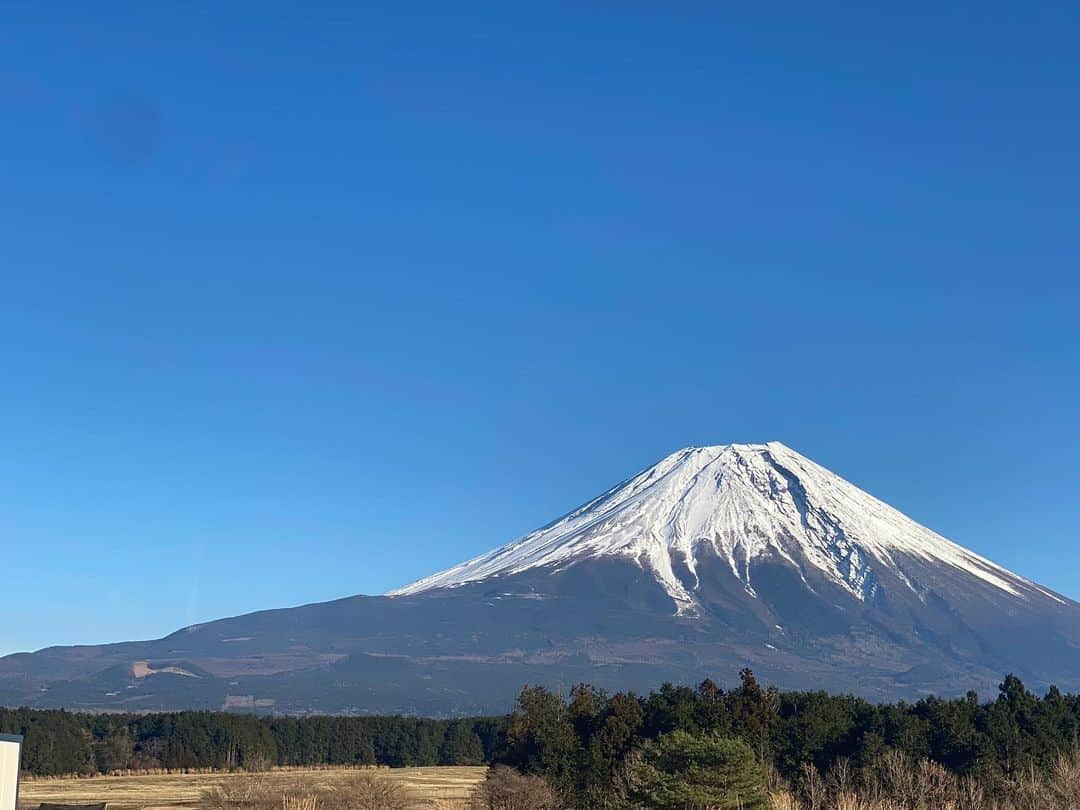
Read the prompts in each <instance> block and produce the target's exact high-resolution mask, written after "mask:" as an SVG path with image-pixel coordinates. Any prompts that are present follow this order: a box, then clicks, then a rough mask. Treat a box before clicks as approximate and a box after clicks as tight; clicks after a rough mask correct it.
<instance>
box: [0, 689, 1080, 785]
mask: <svg viewBox="0 0 1080 810" xmlns="http://www.w3.org/2000/svg"><path fill="white" fill-rule="evenodd" d="M676 731H682V732H689V733H690V734H698V735H700V734H702V733H709V734H715V735H719V736H722V737H724V738H734V739H738V740H741V741H742V743H745V745H746V746H747V747H748V748H749V749H750V750H751V751H752V752H753V755H754V758H755V759H756V760H757V761H758V762H759V763H761V764H762V765H764V766H766V767H769V768H772V769H773V770H774V771H775V772H776V773H778V774H780V775H782V776H784V777H786V778H793V777H796V776H797V775H798V773H799V771H800V768H802V767H803V766H804V763H810V764H813V765H814V766H816V767H817V768H818V769H820V770H821V771H822V772H824V771H827V770H828V769H829V768H830V767H831V766H832V765H833V764H834V763H836V762H837V761H839V760H842V759H843V760H845V761H848V762H850V763H852V765H853V766H856V767H857V766H860V765H865V764H869V763H871V762H874V761H876V760H877V759H878V758H879V757H880V756H881V755H882V754H883V753H884V752H886V751H889V750H893V751H899V752H901V753H903V754H904V755H906V756H908V757H910V758H912V759H913V760H914V759H919V760H922V759H926V760H932V761H934V762H937V763H940V765H942V766H944V768H946V769H948V770H949V771H951V772H952V773H954V774H958V775H965V774H974V775H978V776H985V777H987V778H1009V777H1010V776H1011V775H1013V774H1017V773H1020V772H1021V771H1023V770H1024V769H1027V768H1030V767H1032V766H1035V767H1043V766H1046V765H1047V764H1048V763H1050V762H1051V761H1052V760H1053V758H1054V757H1056V756H1057V755H1058V754H1059V753H1061V752H1063V751H1070V750H1074V749H1075V748H1076V746H1077V744H1078V741H1080V696H1078V695H1065V694H1062V693H1061V692H1060V691H1058V690H1057V689H1055V688H1053V687H1052V688H1051V689H1050V690H1049V691H1048V692H1047V694H1046V695H1045V696H1037V695H1034V694H1032V693H1031V692H1030V691H1029V690H1028V689H1027V688H1025V686H1024V684H1023V683H1021V682H1020V680H1019V679H1017V678H1015V677H1013V676H1009V677H1007V678H1005V680H1004V682H1003V683H1002V684H1001V687H1000V690H999V694H998V695H997V696H996V697H995V698H994V699H992V700H989V701H980V700H979V698H978V696H977V695H975V694H974V693H968V695H967V696H965V697H963V698H957V699H950V700H943V699H939V698H933V697H930V698H925V699H922V700H919V701H916V702H912V703H905V702H900V703H893V704H875V703H870V702H868V701H866V700H862V699H860V698H857V697H853V696H850V695H830V694H828V693H825V692H780V691H777V690H775V689H772V688H764V687H762V686H761V685H760V684H758V682H757V681H756V680H755V678H754V676H753V674H752V673H750V672H749V671H745V672H744V673H743V675H742V681H741V683H740V684H739V685H738V686H737V687H735V688H733V689H730V690H724V689H722V688H720V687H718V686H717V685H716V684H714V683H712V682H711V681H708V680H707V681H705V682H704V683H702V684H701V685H699V686H698V687H696V688H690V687H679V686H672V685H670V684H667V685H664V686H663V687H661V688H660V689H658V690H657V691H655V692H652V693H651V694H649V695H648V696H646V697H638V696H635V695H632V694H623V693H620V694H615V695H607V694H605V693H603V692H602V691H599V690H597V689H594V688H592V687H589V686H585V685H581V686H577V687H575V688H574V689H572V690H571V691H570V693H569V694H568V695H565V696H563V695H558V694H555V693H552V692H550V691H548V690H546V689H544V688H541V687H526V688H525V689H524V690H523V691H522V693H521V696H520V698H519V699H518V703H517V706H516V707H515V710H514V712H513V713H512V714H511V715H509V716H507V717H496V718H469V719H455V720H429V719H418V718H411V717H305V718H286V717H258V716H253V715H240V714H227V713H213V712H178V713H171V714H146V715H89V714H73V713H70V712H65V711H38V710H34V709H0V733H14V734H24V735H25V737H26V741H25V745H24V752H23V768H24V769H25V770H27V771H28V772H30V773H33V774H41V775H47V774H61V773H92V772H104V771H111V770H122V769H138V768H236V769H249V770H262V769H265V768H268V767H271V766H274V765H315V764H327V765H352V764H355V765H362V764H382V765H390V766H404V765H438V764H479V763H489V762H500V763H505V764H510V765H513V766H515V767H516V768H518V769H519V770H521V771H524V772H526V773H532V774H537V775H540V776H543V777H544V778H545V779H546V780H547V781H548V782H549V783H551V784H552V785H553V786H554V787H556V788H557V789H558V790H559V791H560V792H561V793H562V794H563V795H568V796H576V797H579V798H583V799H585V800H586V801H587V800H588V798H587V797H589V796H595V795H599V794H601V793H603V792H604V791H606V790H608V789H609V787H610V785H611V783H612V782H613V780H616V779H617V778H618V772H619V769H620V767H622V765H623V764H624V763H625V762H626V761H627V758H628V757H629V756H631V755H632V753H633V752H634V751H640V750H641V749H642V746H643V745H646V744H647V743H648V741H650V740H655V739H658V738H659V739H662V738H663V737H665V736H666V735H670V734H671V733H672V732H676ZM646 747H647V745H646Z"/></svg>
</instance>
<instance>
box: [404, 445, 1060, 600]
mask: <svg viewBox="0 0 1080 810" xmlns="http://www.w3.org/2000/svg"><path fill="white" fill-rule="evenodd" d="M702 552H706V553H708V554H709V555H711V556H714V557H719V558H720V559H722V560H723V561H724V562H725V563H726V565H727V566H728V567H729V568H730V569H731V573H732V575H733V576H735V577H736V578H737V579H738V580H739V581H740V582H741V583H742V584H743V587H744V588H745V590H746V593H747V594H749V595H750V596H752V597H753V596H755V595H756V594H755V592H754V583H753V577H752V573H751V571H752V567H753V564H754V562H755V561H757V560H759V559H769V558H772V559H777V560H783V561H785V562H787V563H789V564H790V565H791V566H792V568H794V569H795V570H797V571H798V572H799V575H800V578H801V579H802V581H803V582H804V583H805V582H806V581H807V580H806V576H805V574H806V568H808V567H809V568H813V569H814V570H815V571H816V572H817V573H820V574H821V575H823V576H824V577H826V578H827V579H828V580H829V581H830V582H832V583H834V584H835V585H837V586H838V587H840V588H842V589H844V590H846V591H847V592H848V593H850V594H851V596H852V597H854V598H855V599H858V600H865V599H867V598H868V597H872V596H873V595H874V593H875V592H876V590H877V588H878V585H879V578H878V574H877V572H879V571H880V570H882V569H883V568H888V569H891V570H892V571H893V572H894V573H895V574H896V575H897V576H898V577H899V578H900V580H901V581H902V582H903V583H904V585H905V586H906V587H907V588H908V589H910V590H911V591H912V592H913V593H915V594H918V593H919V586H918V583H917V580H916V579H915V578H914V577H913V576H912V575H910V573H909V572H907V571H905V566H904V564H903V559H904V557H905V556H907V555H910V556H913V557H915V558H917V559H919V560H920V561H922V562H924V563H928V564H934V565H940V566H946V567H948V568H950V569H954V570H955V571H956V572H958V573H964V574H967V575H970V576H972V577H975V578H977V579H979V580H981V581H982V582H985V583H987V584H989V585H991V586H993V587H994V588H997V589H999V590H1001V591H1003V592H1004V593H1006V594H1009V595H1010V596H1013V597H1016V598H1018V599H1026V598H1030V597H1031V596H1041V597H1047V598H1050V599H1053V600H1055V601H1058V602H1061V601H1062V600H1061V598H1060V597H1057V596H1055V595H1054V594H1052V593H1050V592H1049V591H1047V590H1045V589H1043V588H1040V587H1039V586H1038V585H1035V584H1034V583H1032V582H1029V581H1028V580H1026V579H1023V578H1022V577H1019V576H1017V575H1016V574H1013V573H1011V572H1009V571H1006V570H1005V569H1004V568H1001V567H1000V566H998V565H995V564H994V563H992V562H990V561H989V560H986V559H983V558H982V557H980V556H978V555H977V554H974V553H972V552H970V551H968V550H967V549H965V548H962V547H961V546H958V545H956V544H955V543H952V542H950V541H949V540H946V539H945V538H944V537H941V536H940V535H938V534H935V533H934V532H932V531H930V530H929V529H927V528H925V527H924V526H920V525H919V524H918V523H916V522H915V521H913V520H912V519H911V518H909V517H907V516H906V515H904V514H902V513H900V512H898V511H897V510H895V509H893V508H892V507H891V506H889V505H888V504H886V503H883V502H882V501H879V500H878V499H877V498H874V497H873V496H871V495H868V494H867V493H865V492H863V491H862V490H860V489H859V488H858V487H855V486H854V485H852V484H850V483H848V482H847V481H845V480H844V479H843V478H841V477H840V476H838V475H836V474H834V473H832V472H829V471H828V470H826V469H825V468H824V467H821V466H820V465H818V464H815V463H814V462H812V461H810V460H809V459H808V458H806V457H804V456H801V455H799V454H798V453H796V452H795V451H794V450H791V449H790V448H788V447H785V446H784V445H783V444H780V443H779V442H769V443H768V444H729V445H717V446H715V447H688V448H686V449H683V450H679V451H678V452H676V453H672V454H671V455H670V456H667V457H666V458H664V459H662V460H661V461H659V462H658V463H656V464H654V465H653V466H652V467H649V468H647V469H645V470H643V471H642V472H640V473H638V474H637V475H635V476H634V477H633V478H631V479H629V480H628V481H626V482H624V483H622V484H619V485H618V486H616V487H615V488H613V489H611V490H609V491H608V492H605V493H604V494H603V495H601V496H600V497H599V498H596V499H595V500H593V501H590V502H589V503H587V504H585V505H584V506H582V507H580V508H579V509H576V510H575V511H573V512H571V513H570V514H568V515H566V516H565V517H563V518H562V519H560V520H558V521H556V522H555V523H553V524H550V525H548V526H545V527H544V528H542V529H540V530H538V531H535V532H533V533H532V534H529V535H527V536H525V537H523V538H521V539H520V540H517V541H515V542H513V543H511V544H509V545H507V546H504V547H503V548H500V549H497V550H495V551H492V552H489V553H488V554H484V555H482V556H480V557H477V558H475V559H472V560H469V561H468V562H465V563H462V564H461V565H457V566H455V567H453V568H450V569H449V570H447V571H443V572H441V573H438V574H434V575H433V576H430V577H425V578H424V579H421V580H418V581H417V582H414V583H412V584H411V585H407V586H405V587H403V588H400V589H398V590H395V591H391V592H390V594H389V595H391V596H395V595H407V594H417V593H423V592H424V591H429V590H432V589H434V588H448V587H456V586H459V585H463V584H466V583H470V582H477V581H481V580H486V579H492V578H496V577H506V576H511V575H514V574H520V573H523V572H525V571H528V570H530V569H542V568H550V569H553V570H558V569H560V568H564V567H566V566H569V565H573V564H574V563H576V562H580V561H583V560H590V559H599V558H604V557H615V558H625V559H627V560H630V561H632V562H633V563H634V564H635V565H637V566H639V567H641V568H642V569H644V570H647V571H648V572H649V573H651V574H652V576H653V577H654V578H655V579H656V581H657V583H658V584H659V585H660V586H661V587H662V588H663V589H664V590H665V592H667V594H668V595H669V596H670V597H671V599H672V601H673V602H674V604H675V606H676V609H677V611H678V612H679V613H684V614H693V613H695V612H696V610H697V602H696V599H695V596H694V594H695V591H697V590H698V589H699V587H700V579H699V576H698V559H699V555H700V554H701V553H702Z"/></svg>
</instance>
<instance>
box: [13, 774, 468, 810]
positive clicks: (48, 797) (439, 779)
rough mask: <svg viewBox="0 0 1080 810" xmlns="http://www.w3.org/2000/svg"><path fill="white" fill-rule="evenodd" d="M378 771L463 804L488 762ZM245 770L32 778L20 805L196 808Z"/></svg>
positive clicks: (424, 794) (435, 798) (340, 779)
mask: <svg viewBox="0 0 1080 810" xmlns="http://www.w3.org/2000/svg"><path fill="white" fill-rule="evenodd" d="M375 772H376V773H378V775H379V776H380V777H385V778H387V779H392V780H395V781H399V782H400V783H401V784H402V785H404V786H405V787H407V788H408V789H409V791H410V792H411V793H412V794H414V795H416V796H418V797H420V798H422V799H423V800H424V801H425V802H428V803H430V804H431V805H432V806H436V807H437V806H442V807H446V808H455V807H464V806H465V803H466V800H467V799H468V798H469V796H470V795H471V794H472V792H473V791H474V790H475V788H476V787H477V786H478V785H479V784H480V783H481V782H483V781H484V775H485V773H486V772H487V769H486V768H485V767H467V766H461V767H458V766H447V767H431V768H379V769H377V771H375ZM355 774H356V771H355V770H348V769H340V770H325V769H318V770H316V769H312V770H297V769H289V770H282V771H271V772H269V773H263V774H258V777H259V780H260V781H265V782H266V783H269V784H271V785H273V784H275V783H278V784H280V785H281V786H285V785H287V784H291V783H295V782H296V780H297V779H304V780H310V782H311V784H312V785H313V786H316V787H327V788H332V787H334V786H335V785H340V784H343V783H345V782H347V781H348V780H349V779H350V778H353V777H354V776H355ZM250 776H251V775H250V774H244V773H199V774H152V775H138V776H94V777H89V778H86V779H34V780H30V781H26V782H23V784H22V785H21V786H20V788H19V806H20V808H24V809H25V810H36V808H37V806H38V804H40V803H41V802H57V803H60V804H77V803H80V802H101V801H104V802H108V803H109V810H177V809H179V810H189V809H190V810H194V808H198V807H199V800H200V797H201V796H202V794H203V791H206V790H208V789H211V788H213V787H216V786H218V785H222V784H225V783H226V782H228V781H229V780H233V779H246V778H250Z"/></svg>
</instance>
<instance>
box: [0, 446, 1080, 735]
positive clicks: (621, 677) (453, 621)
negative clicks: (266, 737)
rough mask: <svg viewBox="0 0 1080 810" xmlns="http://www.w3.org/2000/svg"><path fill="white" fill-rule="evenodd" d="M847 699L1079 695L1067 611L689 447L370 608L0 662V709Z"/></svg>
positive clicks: (1078, 615)
mask: <svg viewBox="0 0 1080 810" xmlns="http://www.w3.org/2000/svg"><path fill="white" fill-rule="evenodd" d="M747 666H749V667H751V668H753V669H754V670H755V672H756V673H757V674H758V676H759V678H760V679H762V680H766V681H769V682H771V683H775V684H777V685H778V686H781V687H787V688H824V689H828V690H830V691H852V692H855V693H859V694H862V695H864V696H867V697H870V698H880V699H892V698H897V697H905V698H911V697H916V696H918V695H921V694H925V693H928V692H936V693H939V694H955V693H958V692H963V691H966V690H967V689H977V690H983V691H987V690H991V689H993V688H994V685H995V684H996V683H998V682H999V681H1000V680H1001V677H1002V676H1003V675H1004V674H1005V673H1007V672H1015V673H1016V674H1018V675H1020V676H1021V677H1022V678H1024V679H1025V680H1026V681H1028V682H1030V683H1031V684H1032V685H1034V686H1036V687H1039V686H1046V685H1048V684H1049V683H1056V684H1058V685H1059V686H1061V687H1063V688H1066V689H1074V690H1075V689H1080V604H1077V603H1076V602H1073V601H1072V600H1070V599H1067V598H1065V597H1063V596H1061V595H1059V594H1056V593H1054V592H1053V591H1051V590H1049V589H1047V588H1044V587H1042V586H1040V585H1038V584H1036V583H1034V582H1031V581H1030V580H1028V579H1025V578H1024V577H1022V576H1019V575H1017V574H1014V573H1012V572H1010V571H1007V570H1006V569H1004V568H1002V567H1001V566H999V565H996V564H994V563H993V562H991V561H989V560H987V559H985V558H983V557H981V556H979V555H978V554H975V553H973V552H971V551H969V550H967V549H965V548H963V547H962V546H959V545H957V544H955V543H953V542H951V541H949V540H947V539H945V538H944V537H942V536H940V535H938V534H936V533H934V532H933V531H931V530H930V529H927V528H925V527H924V526H921V525H919V524H918V523H916V522H915V521H914V520H912V519H911V518H909V517H907V516H906V515H904V514H902V513H900V512H899V511H897V510H896V509H893V508H892V507H890V506H889V505H887V504H885V503H883V502H882V501H880V500H878V499H876V498H874V497H873V496H871V495H869V494H867V493H866V492H863V491H862V490H860V489H859V488H858V487H856V486H854V485H853V484H851V483H849V482H847V481H845V480H844V479H843V478H841V477H839V476H838V475H835V474H834V473H832V472H830V471H828V470H826V469H825V468H823V467H821V466H820V465H818V464H815V463H814V462H813V461H810V460H809V459H807V458H805V457H804V456H801V455H800V454H798V453H797V452H795V451H793V450H791V449H790V448H788V447H786V446H784V445H782V444H780V443H777V442H770V443H768V444H730V445H720V446H713V447H690V448H686V449H683V450H680V451H678V452H676V453H673V454H671V455H670V456H667V457H666V458H664V459H662V460H661V461H659V462H657V463H656V464H654V465H653V466H651V467H649V468H647V469H645V470H643V471H641V472H640V473H638V474H637V475H635V476H633V477H632V478H630V479H628V480H626V481H624V482H623V483H621V484H619V485H617V486H615V487H613V488H612V489H610V490H608V491H607V492H605V493H604V494H603V495H601V496H600V497H598V498H596V499H594V500H592V501H590V502H589V503H587V504H585V505H584V506H582V507H580V508H578V509H575V510H574V511H572V512H570V513H569V514H567V515H566V516H564V517H562V518H559V519H558V520H556V521H555V522H553V523H551V524H549V525H547V526H545V527H543V528H541V529H539V530H537V531H535V532H533V533H531V534H529V535H527V536H525V537H523V538H520V539H518V540H515V541H514V542H512V543H510V544H509V545H507V546H504V547H502V548H500V549H497V550H495V551H491V552H489V553H487V554H484V555H482V556H480V557H477V558H475V559H472V560H469V561H467V562H464V563H462V564H460V565H457V566H455V567H453V568H450V569H448V570H446V571H443V572H441V573H437V574H434V575H432V576H429V577H425V578H423V579H420V580H418V581H416V582H414V583H412V584H410V585H406V586H404V587H402V588H399V589H397V590H395V591H391V592H390V593H388V594H386V595H384V596H374V597H368V596H357V597H351V598H349V599H343V600H337V601H335V602H326V603H320V604H314V605H306V606H303V607H298V608H289V609H282V610H272V611H263V612H260V613H254V614H249V615H246V616H240V617H236V618H232V619H223V620H220V621H216V622H211V623H208V624H204V625H197V626H194V627H188V628H185V629H183V630H180V631H178V632H176V633H174V634H172V635H170V636H167V637H165V638H163V639H158V640H155V641H147V642H129V643H125V644H112V645H102V646H94V647H62V648H51V649H46V650H41V651H39V652H37V653H32V654H19V655H13V656H8V657H6V658H0V702H5V703H28V704H31V705H38V706H66V707H70V708H80V707H81V708H88V709H96V710H100V709H107V710H120V709H129V710H141V711H145V710H149V709H171V708H187V707H197V708H222V707H224V708H237V709H248V710H266V711H277V712H290V713H306V712H334V713H356V712H391V711H402V712H417V713H424V714H442V715H448V714H460V713H474V712H487V711H503V710H505V709H506V708H507V707H508V706H509V704H510V702H511V701H512V699H513V696H514V694H515V693H516V692H517V691H518V690H519V689H520V687H521V686H522V685H523V684H524V683H526V682H528V683H545V684H548V685H550V686H553V687H556V688H565V687H567V686H569V685H571V684H573V683H575V682H578V681H588V682H591V683H594V684H597V685H599V686H603V687H607V688H609V689H634V690H638V691H641V690H647V689H649V688H652V687H655V686H657V685H659V684H660V683H661V682H663V681H665V680H670V681H675V682H681V683H695V682H697V681H700V680H701V679H703V678H704V677H706V676H708V677H712V678H713V679H714V680H716V681H721V682H722V681H725V680H733V679H734V678H735V677H736V674H737V672H738V671H739V670H740V669H742V668H743V667H747Z"/></svg>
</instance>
